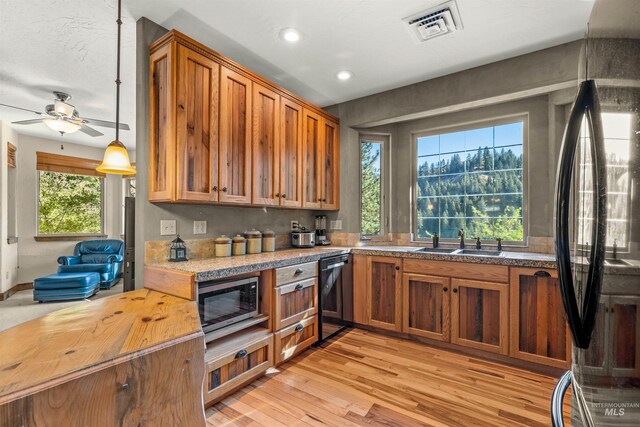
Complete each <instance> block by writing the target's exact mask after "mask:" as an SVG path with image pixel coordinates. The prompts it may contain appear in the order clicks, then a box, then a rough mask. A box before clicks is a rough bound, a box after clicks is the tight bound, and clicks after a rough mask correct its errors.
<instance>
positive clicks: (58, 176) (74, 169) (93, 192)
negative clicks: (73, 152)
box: [37, 153, 104, 236]
mask: <svg viewBox="0 0 640 427" xmlns="http://www.w3.org/2000/svg"><path fill="white" fill-rule="evenodd" d="M37 157H38V160H37V168H38V235H39V236H42V235H44V236H48V235H102V234H103V232H104V224H103V219H104V218H103V214H102V212H103V193H104V191H103V187H104V175H103V174H100V173H98V172H96V170H95V167H96V166H97V165H98V164H99V163H100V162H99V161H95V160H87V159H80V158H75V157H69V156H60V155H56V154H49V153H37Z"/></svg>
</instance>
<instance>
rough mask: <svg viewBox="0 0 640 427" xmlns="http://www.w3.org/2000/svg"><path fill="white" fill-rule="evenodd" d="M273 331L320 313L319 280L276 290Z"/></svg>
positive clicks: (313, 279) (310, 280)
mask: <svg viewBox="0 0 640 427" xmlns="http://www.w3.org/2000/svg"><path fill="white" fill-rule="evenodd" d="M273 302H274V308H273V316H274V323H273V330H275V331H278V330H280V329H282V328H285V327H287V326H290V325H293V324H294V323H296V322H299V321H301V320H303V319H306V318H309V317H312V316H314V317H315V315H316V313H317V312H318V279H317V278H316V277H313V278H311V279H306V280H302V281H299V282H293V283H289V284H286V285H281V286H277V287H276V288H275V289H274V298H273Z"/></svg>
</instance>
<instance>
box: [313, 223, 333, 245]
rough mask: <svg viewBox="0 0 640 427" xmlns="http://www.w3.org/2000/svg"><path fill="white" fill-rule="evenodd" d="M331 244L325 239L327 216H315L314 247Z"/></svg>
mask: <svg viewBox="0 0 640 427" xmlns="http://www.w3.org/2000/svg"><path fill="white" fill-rule="evenodd" d="M330 244H331V242H330V241H329V240H328V239H327V216H326V215H316V245H317V246H327V245H330Z"/></svg>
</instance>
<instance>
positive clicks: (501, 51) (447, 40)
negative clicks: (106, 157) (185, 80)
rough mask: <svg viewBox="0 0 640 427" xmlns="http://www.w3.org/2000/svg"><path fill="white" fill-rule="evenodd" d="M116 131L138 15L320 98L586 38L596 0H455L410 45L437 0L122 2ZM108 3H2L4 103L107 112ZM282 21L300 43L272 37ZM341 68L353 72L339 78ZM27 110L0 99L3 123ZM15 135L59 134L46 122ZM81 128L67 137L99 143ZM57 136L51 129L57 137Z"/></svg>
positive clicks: (108, 116)
mask: <svg viewBox="0 0 640 427" xmlns="http://www.w3.org/2000/svg"><path fill="white" fill-rule="evenodd" d="M123 2H124V5H123V8H124V15H125V16H124V25H123V64H122V65H123V68H122V70H123V75H122V80H123V84H122V100H121V101H122V102H121V111H122V116H121V119H122V121H124V122H126V123H128V124H129V125H130V126H131V127H132V131H131V132H124V134H123V137H122V138H121V139H122V140H123V142H125V144H126V145H127V146H132V145H133V143H134V135H135V133H134V131H135V126H134V125H135V93H134V88H135V22H134V20H135V19H138V18H140V17H142V16H146V17H147V18H149V19H151V20H152V21H155V22H157V23H159V24H160V25H162V26H164V27H166V28H169V29H171V28H176V29H178V30H180V31H182V32H184V33H186V34H187V35H189V36H191V37H193V38H195V39H197V40H199V41H201V42H203V43H204V44H206V45H208V46H210V47H211V48H213V49H215V50H217V51H218V52H220V53H222V54H223V55H226V56H228V57H230V58H232V59H234V60H236V61H238V62H240V63H241V64H243V65H245V66H247V67H248V68H250V69H252V70H254V71H256V72H258V73H260V74H263V75H264V76H266V77H267V78H269V79H271V80H273V81H274V82H276V83H278V84H280V85H282V86H284V87H286V88H287V89H289V90H291V91H293V92H295V93H297V94H299V95H300V96H302V97H304V98H306V99H308V100H309V101H311V102H313V103H316V104H318V105H321V106H326V105H330V104H334V103H338V102H343V101H347V100H350V99H354V98H359V97H362V96H366V95H370V94H373V93H377V92H380V91H384V90H388V89H392V88H395V87H400V86H404V85H407V84H411V83H415V82H419V81H423V80H427V79H430V78H434V77H437V76H442V75H445V74H449V73H453V72H456V71H460V70H463V69H467V68H472V67H476V66H479V65H483V64H487V63H491V62H495V61H498V60H501V59H505V58H509V57H513V56H517V55H521V54H524V53H527V52H532V51H536V50H539V49H544V48H546V47H550V46H554V45H557V44H561V43H566V42H569V41H573V40H576V39H579V38H581V37H582V36H583V34H584V32H585V28H586V23H587V21H588V19H589V14H590V12H591V8H592V6H593V0H457V3H458V8H459V10H460V14H461V17H462V22H463V24H464V29H463V30H462V31H458V32H456V33H454V34H452V35H448V36H444V37H440V38H436V39H433V40H431V41H429V42H426V43H423V44H418V43H415V42H414V41H413V39H412V38H411V36H410V34H409V32H408V30H407V29H406V27H405V24H404V23H403V22H402V18H404V17H406V16H408V15H412V14H414V13H416V12H420V11H421V10H424V9H427V8H429V7H432V6H435V5H438V4H440V3H442V2H443V1H442V0H403V1H398V0H269V1H267V0H189V1H184V0H183V1H180V0H123ZM115 5H116V0H108V1H106V0H85V1H82V0H75V1H70V0H66V1H65V0H30V1H22V0H0V41H1V42H0V58H2V59H1V60H0V102H2V103H8V104H13V105H18V106H21V107H24V108H29V109H42V108H43V107H44V105H45V104H47V103H50V101H51V99H52V96H49V93H48V92H50V91H51V90H54V89H55V90H61V89H64V90H67V91H69V92H70V93H72V94H73V95H74V99H73V100H72V101H71V103H72V104H74V105H75V106H76V107H77V108H78V109H79V110H80V112H81V113H82V114H83V115H85V116H88V117H92V118H97V119H104V120H114V112H113V105H114V104H115V85H114V83H113V80H114V77H115V30H116V27H115V22H114V19H115V13H116V11H115ZM286 27H294V28H297V29H298V30H299V31H300V32H301V33H302V36H303V38H302V40H301V41H300V42H299V43H298V44H296V45H294V46H291V45H287V44H285V43H284V42H282V41H281V40H280V39H279V38H278V33H279V32H280V31H281V30H282V29H283V28H286ZM342 69H348V70H350V71H352V72H353V74H354V77H353V78H352V79H351V80H349V81H346V82H342V81H339V80H337V79H336V77H335V73H336V72H337V71H339V70H342ZM31 117H32V116H31V115H30V114H29V113H26V112H25V113H20V112H14V111H12V110H9V109H7V108H4V107H0V120H9V121H14V120H24V119H29V118H31ZM14 129H16V130H18V131H19V132H30V133H35V134H39V135H40V136H48V137H50V138H56V135H55V134H54V133H53V131H50V130H48V129H47V128H46V127H45V126H44V125H33V126H30V127H28V129H27V127H20V128H18V127H17V126H14ZM98 129H99V130H100V131H102V132H103V133H105V136H104V137H98V138H90V137H88V136H85V135H83V134H81V133H79V132H76V133H75V134H73V135H68V136H65V137H64V138H65V140H71V141H74V142H78V143H85V144H93V145H99V146H106V144H107V143H108V142H109V141H110V140H111V139H113V130H109V129H104V128H98ZM58 138H59V136H58Z"/></svg>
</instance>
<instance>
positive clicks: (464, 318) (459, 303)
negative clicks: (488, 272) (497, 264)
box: [451, 279, 509, 354]
mask: <svg viewBox="0 0 640 427" xmlns="http://www.w3.org/2000/svg"><path fill="white" fill-rule="evenodd" d="M451 288H452V295H451V342H452V343H454V344H457V345H462V346H466V347H471V348H475V349H478V350H485V351H490V352H493V353H500V354H507V353H508V346H507V344H508V328H509V323H508V322H509V312H508V308H509V292H508V291H509V285H508V284H503V283H491V282H480V281H475V280H464V279H451Z"/></svg>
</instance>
